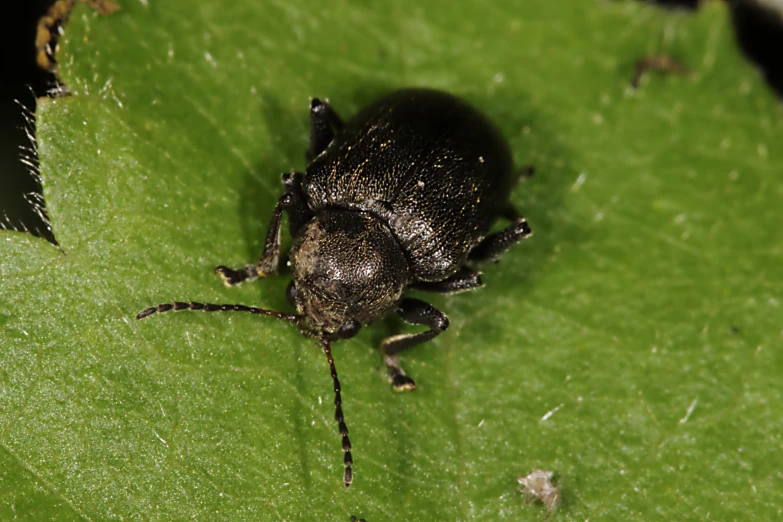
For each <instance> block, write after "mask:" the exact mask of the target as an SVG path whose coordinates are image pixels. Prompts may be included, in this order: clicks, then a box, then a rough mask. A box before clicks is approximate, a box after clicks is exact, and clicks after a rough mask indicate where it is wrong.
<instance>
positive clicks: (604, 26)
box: [0, 0, 783, 522]
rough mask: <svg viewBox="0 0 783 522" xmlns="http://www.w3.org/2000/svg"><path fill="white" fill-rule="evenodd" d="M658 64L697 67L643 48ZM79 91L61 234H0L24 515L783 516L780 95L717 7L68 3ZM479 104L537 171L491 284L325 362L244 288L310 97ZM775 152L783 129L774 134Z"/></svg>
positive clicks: (69, 135) (8, 425) (65, 109)
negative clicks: (52, 238) (184, 307)
mask: <svg viewBox="0 0 783 522" xmlns="http://www.w3.org/2000/svg"><path fill="white" fill-rule="evenodd" d="M653 53H665V54H669V55H671V56H674V57H675V58H677V59H678V60H679V61H681V62H682V63H684V64H685V65H687V66H688V67H689V68H690V69H691V70H692V73H691V74H690V75H689V76H688V77H682V76H676V75H670V76H667V75H664V74H662V73H660V72H650V73H649V74H647V75H646V76H645V78H644V80H643V81H642V85H641V87H640V88H639V89H638V90H633V89H632V88H630V86H629V83H630V79H631V77H632V75H633V71H634V63H635V62H636V60H637V59H639V58H641V57H642V56H645V55H649V54H653ZM59 58H60V68H61V75H62V78H63V80H64V82H65V84H66V85H68V86H69V88H70V89H71V91H72V92H73V95H72V96H69V97H63V98H58V99H53V100H44V101H42V102H41V103H40V104H39V108H38V113H37V130H38V146H39V151H40V158H41V169H42V176H43V180H44V188H45V192H44V194H45V198H46V201H47V205H48V210H49V214H50V216H51V220H52V224H53V227H54V233H55V235H56V237H57V239H58V241H59V245H60V248H59V249H58V248H57V247H54V246H52V245H51V244H48V243H46V242H44V241H42V240H39V239H36V238H32V237H30V236H28V235H26V234H21V233H15V232H2V233H1V234H0V241H1V242H2V243H0V244H2V247H0V260H1V261H0V277H2V285H0V329H1V330H0V343H1V344H2V357H1V358H0V492H2V493H1V494H0V518H3V519H11V518H14V517H18V518H21V519H28V520H33V519H34V520H42V519H57V520H69V519H89V520H107V519H112V518H117V519H131V518H141V519H148V518H150V519H159V520H184V519H188V518H193V519H198V520H206V519H222V520H324V519H327V517H328V519H329V520H340V521H345V522H347V521H348V519H349V516H350V515H357V516H360V517H365V518H366V519H367V520H369V521H370V522H378V521H382V520H424V521H431V520H541V519H542V518H543V517H544V516H545V509H544V508H542V507H540V506H533V505H527V504H526V503H525V501H524V498H523V497H522V495H521V494H520V493H519V492H518V491H517V488H518V485H517V482H516V479H517V477H518V476H521V475H526V474H527V473H529V472H531V471H533V470H534V469H545V470H552V471H554V472H555V473H556V476H557V477H558V483H559V484H560V486H561V487H562V502H561V504H560V506H559V507H558V508H556V512H555V513H554V514H553V519H555V518H556V519H558V520H574V521H577V520H578V521H582V520H585V519H588V518H589V519H590V520H656V519H658V520H674V519H677V520H706V519H709V520H747V519H753V520H772V519H775V518H778V517H780V515H781V507H780V506H783V475H781V471H780V469H781V464H783V461H782V459H781V457H780V455H781V450H783V438H782V437H783V436H782V435H781V433H782V432H783V420H781V419H783V400H781V399H783V397H781V395H783V393H782V392H781V386H780V378H779V376H780V374H781V371H783V356H782V355H781V348H783V343H782V342H781V328H783V326H782V325H783V306H781V299H783V297H782V296H783V270H781V261H782V260H783V232H782V231H781V230H782V229H781V211H780V202H781V197H783V181H781V178H780V174H781V167H782V166H783V156H781V148H780V146H779V144H780V142H781V138H782V137H783V118H781V110H780V107H779V105H778V103H777V102H776V100H774V99H773V97H772V96H771V94H769V92H768V91H767V89H766V87H765V86H764V85H763V83H762V82H761V80H760V79H759V77H758V75H757V73H756V72H755V71H754V70H752V69H751V68H750V67H749V66H748V65H747V64H746V63H745V62H744V61H743V60H742V57H741V56H740V55H739V53H738V51H737V50H736V48H735V45H734V42H733V36H732V32H731V26H730V23H729V21H728V18H727V13H726V8H725V6H723V5H717V4H710V5H708V6H706V8H704V9H703V10H702V11H701V12H699V13H698V14H696V15H693V16H685V15H682V14H672V13H668V12H663V11H658V10H656V9H654V8H651V7H648V6H644V5H639V4H636V3H625V2H602V1H588V2H585V1H580V0H569V1H568V2H566V1H565V0H564V1H562V2H550V1H547V0H536V1H528V2H515V1H511V0H506V1H501V2H489V3H478V2H474V3H470V2H457V3H455V2H421V1H408V0H398V1H395V2H374V3H373V5H372V6H367V5H365V4H363V3H359V2H355V3H349V2H339V3H336V4H335V5H332V6H329V7H327V6H325V5H324V4H323V3H322V2H315V1H304V0H292V1H287V2H257V1H249V0H241V1H240V0H237V1H235V2H230V3H228V4H226V3H221V2H199V3H194V2H189V1H186V0H169V1H166V2H153V1H150V2H147V1H144V0H142V1H139V2H136V1H130V0H128V1H125V2H123V3H122V10H121V11H119V12H117V13H115V14H113V15H111V16H108V17H100V16H97V15H96V14H95V13H94V12H92V11H91V10H89V9H88V8H86V7H85V6H82V5H80V6H77V9H76V11H75V12H74V14H73V16H72V17H71V20H70V23H69V24H68V26H67V30H66V34H65V37H64V39H63V44H62V51H61V53H60V56H59ZM409 85H426V86H431V87H436V88H440V89H444V90H448V91H450V92H453V93H456V94H458V95H460V96H463V97H465V98H467V99H469V100H470V101H471V102H473V103H474V104H476V105H477V106H478V107H480V108H481V109H482V110H483V111H485V112H486V113H487V114H489V115H490V116H491V117H492V119H493V120H495V121H496V122H497V123H498V125H499V126H500V127H501V129H502V131H503V132H504V134H505V135H506V136H507V137H508V139H509V141H510V143H511V145H512V147H513V150H514V153H515V157H516V160H517V162H518V164H519V165H524V164H533V165H535V166H536V168H537V175H536V177H535V178H533V179H532V180H530V181H528V182H525V183H523V184H522V185H521V186H519V187H518V188H517V189H516V190H515V191H514V192H513V195H512V199H513V201H514V203H515V204H516V205H517V206H518V207H520V208H522V209H524V213H525V215H526V216H527V217H528V219H529V221H530V223H531V226H532V227H533V229H534V231H535V236H534V237H533V238H531V239H530V240H528V241H526V242H525V243H524V244H521V245H518V246H516V247H514V248H513V249H512V250H511V251H510V252H509V253H508V254H507V255H506V256H505V257H504V259H503V260H502V261H501V262H500V263H499V264H498V265H494V266H491V267H488V268H487V269H486V270H485V274H484V279H485V282H486V283H487V286H486V288H485V289H483V290H481V291H478V292H475V293H472V294H462V295H458V296H450V297H442V296H435V297H432V296H428V299H431V302H433V304H435V305H436V306H437V307H438V308H440V309H442V310H443V311H444V312H446V313H447V314H448V315H449V317H450V319H451V325H452V326H451V328H450V329H449V330H448V331H447V332H446V333H444V334H443V335H441V336H440V337H438V338H437V339H436V340H435V341H433V342H431V343H428V344H426V345H424V346H422V347H419V348H416V349H415V350H412V351H411V352H410V353H406V354H405V355H404V358H403V359H404V360H403V363H404V365H405V368H406V369H407V371H408V373H409V374H410V375H412V376H414V377H415V378H416V380H417V383H418V385H419V390H418V391H417V392H416V393H408V394H395V393H394V392H392V390H391V389H390V387H389V385H388V384H387V383H386V380H385V375H384V371H383V368H382V367H381V358H380V355H379V353H378V351H377V345H378V342H379V340H380V339H381V338H382V337H383V336H384V335H388V334H390V333H393V332H395V331H398V329H399V328H405V327H404V326H401V325H400V324H399V323H398V322H396V321H386V322H382V323H380V324H378V325H376V326H374V327H372V328H366V329H364V330H363V331H362V333H361V334H360V335H359V336H358V337H356V338H354V339H352V340H350V341H344V342H341V343H338V344H337V345H336V346H335V358H336V360H337V365H338V368H339V371H340V376H341V379H342V382H343V389H344V391H343V399H344V406H345V414H346V417H347V422H348V425H349V427H350V429H351V439H352V442H353V445H354V458H355V466H354V471H355V481H354V484H353V486H352V487H351V488H350V489H348V490H345V488H343V486H342V484H341V477H342V454H341V451H340V443H339V438H338V435H337V427H336V425H335V423H334V420H333V405H332V404H331V402H332V392H331V379H330V377H329V373H328V370H327V367H326V364H325V360H324V357H323V354H322V353H320V351H319V349H318V347H317V346H316V345H315V344H314V343H313V342H312V341H310V340H307V339H304V338H303V337H301V336H300V335H299V334H298V333H297V332H296V331H295V329H294V328H292V327H290V325H286V324H283V323H280V322H278V321H273V320H271V319H264V318H258V317H253V316H247V317H244V316H241V315H239V314H234V315H232V314H218V315H207V314H197V313H181V314H176V315H175V314H166V315H162V316H153V317H150V318H149V319H146V320H145V321H141V322H139V321H135V320H134V316H135V314H136V313H137V312H139V311H140V310H142V309H143V308H145V307H147V306H150V305H152V304H156V303H159V302H170V301H172V300H175V299H176V300H189V299H193V300H199V301H207V302H239V303H246V304H254V305H257V306H264V307H267V308H273V309H287V305H286V304H285V299H284V290H285V285H286V283H287V279H288V277H287V273H286V272H285V271H284V272H283V274H282V275H281V276H278V277H272V278H269V279H267V280H264V281H260V282H257V283H253V284H246V285H244V286H242V287H241V288H239V289H227V288H224V287H223V285H222V284H221V283H220V282H219V281H218V280H217V278H216V277H215V276H214V275H213V274H212V273H211V269H212V268H213V267H214V266H216V265H218V264H226V265H234V266H236V265H242V264H244V263H246V262H250V261H253V260H254V259H256V258H257V257H258V256H259V254H260V251H261V247H262V238H263V234H264V233H265V229H266V222H267V220H268V218H269V216H270V214H271V209H272V207H273V204H274V202H275V201H276V198H277V196H278V195H279V193H280V192H281V184H280V181H279V176H280V173H281V172H285V171H288V170H289V169H292V168H293V169H298V170H301V169H303V168H304V167H305V161H304V149H305V146H306V142H307V124H308V115H307V103H308V97H310V96H320V97H329V98H330V100H331V102H332V104H333V106H334V107H335V108H336V109H337V110H338V111H339V113H340V114H342V115H343V116H344V117H350V115H352V114H354V113H355V112H356V111H357V109H359V108H360V107H361V106H362V105H363V104H365V103H367V102H368V101H369V100H371V99H373V98H375V97H377V96H379V95H381V94H382V93H384V92H388V91H390V90H392V89H394V88H397V87H402V86H409ZM776 143H777V144H778V145H775V144H776Z"/></svg>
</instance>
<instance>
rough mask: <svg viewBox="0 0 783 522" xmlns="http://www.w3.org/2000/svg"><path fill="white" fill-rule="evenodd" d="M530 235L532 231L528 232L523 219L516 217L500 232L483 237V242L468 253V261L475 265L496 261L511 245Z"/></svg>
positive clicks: (528, 228) (528, 227)
mask: <svg viewBox="0 0 783 522" xmlns="http://www.w3.org/2000/svg"><path fill="white" fill-rule="evenodd" d="M531 235H533V231H532V230H530V226H528V224H527V221H526V220H525V218H523V217H518V218H516V219H515V220H514V222H513V223H511V225H509V226H508V227H506V228H504V229H503V230H501V231H500V232H497V233H495V234H490V235H489V236H487V237H485V238H484V241H482V242H481V243H479V244H478V245H476V247H475V248H474V249H473V250H471V251H470V254H469V255H468V261H470V262H471V263H475V264H483V263H488V262H490V261H497V260H498V258H500V256H501V255H502V254H503V252H505V251H506V250H508V248H509V247H510V246H511V245H513V244H514V243H517V242H519V241H521V240H523V239H526V238H528V237H530V236H531Z"/></svg>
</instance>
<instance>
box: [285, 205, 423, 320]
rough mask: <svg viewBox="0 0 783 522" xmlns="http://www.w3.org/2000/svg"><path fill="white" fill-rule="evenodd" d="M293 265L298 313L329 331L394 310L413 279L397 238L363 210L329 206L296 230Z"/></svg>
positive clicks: (292, 250) (292, 252) (292, 257)
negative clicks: (331, 207)
mask: <svg viewBox="0 0 783 522" xmlns="http://www.w3.org/2000/svg"><path fill="white" fill-rule="evenodd" d="M291 265H292V271H293V277H294V284H295V285H296V307H297V309H298V311H299V313H301V314H304V315H305V316H307V321H308V323H310V324H309V326H310V327H311V328H314V329H315V330H318V331H323V332H326V333H334V332H336V331H337V330H338V329H339V328H340V327H341V326H343V325H345V324H347V323H351V322H353V321H356V322H358V323H361V324H368V323H371V322H372V321H374V320H375V319H378V318H381V317H383V316H385V315H387V314H388V313H390V312H392V311H393V310H394V309H395V307H396V306H397V304H398V303H399V301H400V299H402V294H403V292H404V291H405V287H406V286H407V285H408V283H409V282H410V270H409V267H408V262H407V260H406V258H405V255H404V254H403V252H402V249H401V248H400V246H399V244H398V243H397V240H396V239H395V238H394V236H393V235H392V233H391V231H390V230H389V228H388V227H387V226H386V225H385V224H384V223H383V222H381V221H380V220H379V219H377V218H375V217H373V216H372V215H370V214H367V213H364V212H356V211H349V210H338V209H328V210H325V211H322V212H321V213H319V214H318V215H316V216H315V217H314V218H313V219H311V220H310V221H309V222H308V223H307V224H305V225H304V226H303V227H302V228H301V229H300V230H299V232H298V233H297V236H296V238H295V239H294V245H293V247H292V249H291Z"/></svg>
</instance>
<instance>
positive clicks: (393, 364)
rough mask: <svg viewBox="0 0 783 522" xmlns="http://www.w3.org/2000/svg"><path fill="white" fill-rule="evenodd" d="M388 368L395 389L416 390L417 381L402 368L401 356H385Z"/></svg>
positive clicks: (384, 360)
mask: <svg viewBox="0 0 783 522" xmlns="http://www.w3.org/2000/svg"><path fill="white" fill-rule="evenodd" d="M383 362H384V363H385V364H386V369H387V370H388V372H389V382H390V383H391V385H392V388H393V389H394V391H397V392H401V391H416V383H415V382H414V380H413V379H411V378H410V377H408V376H407V375H405V371H404V370H403V369H402V368H400V358H399V357H397V356H396V355H387V356H386V357H384V358H383Z"/></svg>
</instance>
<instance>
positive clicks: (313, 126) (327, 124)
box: [307, 98, 343, 161]
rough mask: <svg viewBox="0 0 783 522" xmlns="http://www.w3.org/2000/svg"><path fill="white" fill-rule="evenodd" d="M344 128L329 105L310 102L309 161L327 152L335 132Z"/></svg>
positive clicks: (316, 99)
mask: <svg viewBox="0 0 783 522" xmlns="http://www.w3.org/2000/svg"><path fill="white" fill-rule="evenodd" d="M342 128H343V121H342V120H341V119H340V117H339V116H337V113H336V112H334V110H333V109H332V108H331V107H330V106H329V103H328V102H325V101H323V102H322V101H321V100H319V99H318V98H313V101H312V102H310V147H309V149H308V150H307V161H312V160H313V159H314V158H315V157H316V156H318V155H319V154H320V153H322V152H323V151H324V150H326V147H328V146H329V144H330V143H331V142H332V140H333V139H334V131H335V130H338V131H339V130H342Z"/></svg>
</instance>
